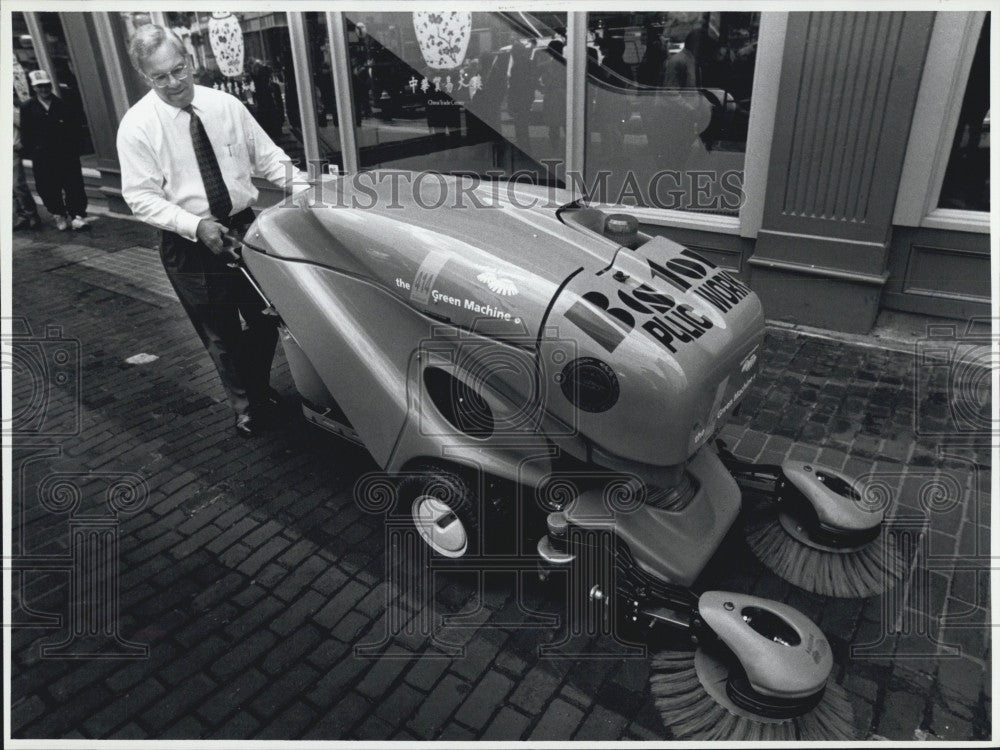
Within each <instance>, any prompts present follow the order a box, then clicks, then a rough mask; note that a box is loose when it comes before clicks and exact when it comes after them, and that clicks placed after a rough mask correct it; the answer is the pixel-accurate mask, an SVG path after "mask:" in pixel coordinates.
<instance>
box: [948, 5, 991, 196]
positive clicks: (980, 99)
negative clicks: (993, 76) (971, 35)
mask: <svg viewBox="0 0 1000 750" xmlns="http://www.w3.org/2000/svg"><path fill="white" fill-rule="evenodd" d="M938 206H939V207H940V208H959V209H965V210H967V211H989V210H990V14H988V13H987V15H986V22H985V23H984V24H983V29H982V31H981V32H980V35H979V43H978V44H977V45H976V52H975V56H974V57H973V58H972V69H971V70H970V71H969V83H968V85H967V86H966V88H965V98H964V99H963V100H962V109H961V111H960V112H959V115H958V127H957V128H956V130H955V139H954V141H953V142H952V146H951V155H950V156H949V157H948V168H947V170H946V171H945V175H944V182H943V184H942V185H941V197H940V199H939V201H938Z"/></svg>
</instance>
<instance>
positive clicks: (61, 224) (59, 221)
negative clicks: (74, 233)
mask: <svg viewBox="0 0 1000 750" xmlns="http://www.w3.org/2000/svg"><path fill="white" fill-rule="evenodd" d="M56 229H58V230H59V231H60V232H65V231H66V230H67V229H69V222H68V221H66V217H65V216H57V217H56Z"/></svg>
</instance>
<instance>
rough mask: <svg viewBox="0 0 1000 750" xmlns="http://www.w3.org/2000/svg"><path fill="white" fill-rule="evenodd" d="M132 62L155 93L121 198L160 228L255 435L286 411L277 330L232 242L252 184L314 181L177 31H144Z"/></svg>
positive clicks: (243, 427) (139, 127)
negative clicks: (217, 82)
mask: <svg viewBox="0 0 1000 750" xmlns="http://www.w3.org/2000/svg"><path fill="white" fill-rule="evenodd" d="M129 57H130V58H131V60H132V64H133V66H134V67H135V69H136V70H137V71H138V72H139V73H140V74H141V75H142V77H143V78H144V79H145V80H146V81H147V82H148V84H149V87H150V91H149V93H148V94H146V95H145V96H144V97H143V98H142V99H140V100H139V101H138V102H136V103H135V105H134V106H133V107H132V108H131V109H130V110H129V111H128V112H126V113H125V116H124V117H123V118H122V121H121V124H120V125H119V127H118V157H119V161H120V163H121V170H122V197H123V198H124V199H125V202H126V203H128V205H129V207H130V208H131V209H132V212H133V213H134V214H135V215H136V216H137V217H138V218H139V219H141V220H142V221H144V222H146V223H147V224H151V225H153V226H155V227H158V228H159V229H161V230H162V232H163V234H162V241H161V245H160V258H161V260H162V261H163V267H164V268H165V269H166V272H167V277H168V278H169V279H170V283H171V284H172V285H173V287H174V290H175V291H176V292H177V296H178V297H179V298H180V301H181V304H182V305H183V306H184V310H185V312H187V314H188V317H189V318H190V320H191V323H192V324H193V325H194V328H195V331H197V333H198V336H199V337H200V338H201V341H202V343H203V344H204V346H205V348H206V349H207V350H208V353H209V355H210V356H211V357H212V360H213V362H214V363H215V367H216V369H217V370H218V372H219V376H220V378H221V380H222V385H223V387H224V388H225V390H226V394H227V396H228V400H229V403H230V405H231V406H232V408H233V411H234V413H235V420H236V421H235V429H236V432H237V434H238V435H240V436H241V437H254V436H255V435H257V434H259V432H260V428H261V421H262V420H264V419H266V418H267V417H268V412H272V410H273V409H275V408H276V407H278V406H280V403H281V399H280V397H279V396H278V394H277V393H276V392H275V391H274V390H273V389H271V388H270V386H269V380H270V372H271V362H272V359H273V358H274V350H275V345H276V344H277V340H278V333H277V322H276V319H275V318H274V317H271V316H267V315H265V314H264V302H263V300H262V299H261V298H260V296H259V295H258V294H257V292H256V291H255V290H254V289H253V287H252V286H251V285H250V282H249V281H247V279H246V277H245V276H244V275H243V274H242V272H241V271H239V270H238V269H237V268H235V267H232V266H230V262H231V261H232V259H233V256H232V252H233V251H232V250H231V249H230V248H231V246H229V247H227V239H229V238H230V237H232V236H234V235H235V236H236V239H238V238H239V237H241V236H242V235H243V234H244V233H245V232H246V230H247V229H248V228H249V226H250V224H251V223H252V222H253V220H254V212H253V209H252V208H251V205H252V204H253V203H254V201H256V199H257V188H256V187H254V185H253V183H252V182H251V176H253V175H257V176H260V177H264V178H266V179H267V180H269V181H270V182H272V183H274V184H275V185H279V186H281V187H285V188H286V189H288V188H290V187H291V186H292V185H293V184H304V183H305V181H306V179H307V178H306V175H305V174H304V173H302V172H300V171H298V170H297V169H295V168H294V167H293V166H292V161H291V159H289V158H288V156H287V155H286V154H285V152H284V151H282V150H281V149H280V148H278V147H277V146H276V145H274V141H272V140H271V138H270V137H269V136H268V135H267V133H266V132H265V131H264V129H263V128H262V127H261V126H260V125H259V124H258V123H257V121H256V120H254V119H253V116H252V115H251V114H250V112H249V111H248V110H247V108H246V107H245V106H244V105H243V104H242V103H241V102H240V101H239V100H238V99H236V98H235V97H233V96H231V95H229V94H226V93H224V92H222V91H216V90H215V89H212V88H208V87H206V86H196V85H195V83H194V79H193V77H192V70H191V65H190V61H189V60H188V58H187V55H186V53H185V50H184V46H183V45H182V44H181V42H180V40H179V39H178V38H177V37H176V36H174V35H173V34H172V33H171V32H169V31H167V30H166V29H164V28H162V27H161V26H156V25H152V24H147V25H145V26H141V27H140V28H139V29H137V30H136V33H135V36H133V37H132V41H131V42H130V44H129ZM241 316H242V318H243V320H244V321H246V324H247V330H246V331H244V330H243V329H242V326H241V324H240V317H241Z"/></svg>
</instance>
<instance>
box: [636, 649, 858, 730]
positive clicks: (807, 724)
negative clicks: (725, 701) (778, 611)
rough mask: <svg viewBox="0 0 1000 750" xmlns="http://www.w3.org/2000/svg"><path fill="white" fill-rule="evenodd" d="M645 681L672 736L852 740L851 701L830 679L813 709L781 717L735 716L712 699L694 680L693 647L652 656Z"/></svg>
mask: <svg viewBox="0 0 1000 750" xmlns="http://www.w3.org/2000/svg"><path fill="white" fill-rule="evenodd" d="M649 682H650V688H651V691H652V693H653V700H654V703H655V704H656V707H657V709H658V710H659V711H660V716H661V717H662V718H663V723H664V724H665V725H666V726H667V728H668V729H669V730H670V733H671V734H672V735H673V739H677V740H734V741H740V742H781V741H794V740H800V741H821V740H853V739H857V737H856V732H855V730H854V724H853V722H854V711H853V709H852V707H851V702H850V700H848V698H847V694H846V693H845V692H844V690H843V688H841V687H840V686H839V685H837V684H836V683H835V682H833V681H832V680H831V681H829V682H828V683H827V687H826V691H825V692H824V693H823V699H822V700H821V701H820V702H819V704H818V705H817V706H816V707H815V708H813V709H812V710H811V711H809V712H808V713H806V714H803V715H802V716H797V717H795V718H792V719H787V720H785V721H781V722H768V721H756V720H754V719H750V718H747V717H745V716H736V715H734V714H732V713H730V712H729V710H728V709H727V708H726V707H725V706H723V705H721V704H719V703H717V702H716V700H715V699H714V698H713V697H712V696H711V695H709V694H708V693H707V692H706V691H705V688H704V687H702V685H701V681H700V680H699V679H698V673H697V671H696V670H695V666H694V652H693V651H691V652H663V653H659V654H657V655H656V656H654V657H653V662H652V672H651V674H650V678H649Z"/></svg>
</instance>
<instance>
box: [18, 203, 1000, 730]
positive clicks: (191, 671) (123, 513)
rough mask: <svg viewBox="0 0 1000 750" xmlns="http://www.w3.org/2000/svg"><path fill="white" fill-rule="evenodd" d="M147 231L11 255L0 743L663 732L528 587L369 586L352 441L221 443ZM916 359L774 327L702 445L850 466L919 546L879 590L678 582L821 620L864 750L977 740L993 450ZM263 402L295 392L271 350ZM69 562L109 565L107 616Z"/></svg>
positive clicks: (733, 560) (467, 581)
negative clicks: (883, 741)
mask: <svg viewBox="0 0 1000 750" xmlns="http://www.w3.org/2000/svg"><path fill="white" fill-rule="evenodd" d="M155 240H156V237H155V233H154V232H152V231H151V230H149V229H148V228H144V227H142V226H140V225H138V224H135V223H131V222H126V221H122V220H115V219H109V218H104V219H102V220H100V221H99V222H97V223H95V224H94V226H93V228H92V231H90V232H89V233H79V234H72V235H70V234H65V233H58V232H56V231H54V230H44V231H42V232H37V233H32V234H24V233H19V234H18V235H16V236H15V240H14V246H13V257H14V284H13V313H14V316H15V321H14V323H15V333H19V332H20V333H22V334H24V335H27V327H30V332H31V336H32V339H31V343H30V345H24V346H22V348H21V350H20V351H21V352H22V353H26V354H24V355H23V356H22V359H21V360H15V361H14V363H13V371H14V403H15V415H14V416H15V420H16V423H17V424H20V425H22V432H21V433H20V434H18V435H17V436H16V439H15V450H14V461H13V473H12V477H11V480H12V484H13V499H14V537H13V539H14V549H13V553H14V556H15V557H14V567H15V568H17V570H16V571H15V573H14V584H15V597H14V627H13V629H12V631H11V632H12V635H11V637H12V651H11V653H12V686H11V688H12V708H11V725H10V728H11V732H12V736H13V737H15V738H81V737H85V738H188V739H190V738H230V739H240V738H256V739H266V738H289V739H296V738H312V739H397V740H398V739H405V740H413V739H438V740H472V739H494V740H517V739H530V740H542V739H563V740H569V739H573V740H588V741H596V740H618V739H636V740H664V739H669V733H668V731H667V730H666V729H665V728H664V726H663V724H662V721H661V718H660V716H659V714H658V712H657V709H656V707H655V706H654V704H653V701H652V699H651V697H650V693H649V689H648V677H649V660H648V658H630V657H629V656H628V655H627V654H625V653H624V652H622V651H621V649H617V650H616V648H617V647H616V645H615V644H611V645H609V644H607V643H605V641H607V640H609V639H608V638H607V637H606V636H600V635H597V636H592V637H580V638H568V639H567V636H568V635H569V636H573V635H575V633H572V632H569V631H568V630H567V627H568V626H567V625H566V624H565V623H566V622H567V620H566V618H565V617H560V616H561V615H564V614H565V605H564V604H563V603H562V601H563V600H562V599H561V598H560V597H557V596H553V595H552V593H551V591H549V590H548V589H544V588H542V587H541V586H540V585H539V584H538V583H537V576H535V575H534V573H533V571H532V570H530V569H529V570H528V571H527V573H525V574H524V575H519V574H516V573H511V572H503V571H493V572H484V573H481V574H477V573H474V572H452V573H441V572H437V571H435V572H434V574H433V576H431V578H430V583H429V584H428V585H429V586H430V589H429V591H432V593H433V596H425V597H424V598H423V599H420V600H419V601H414V597H413V596H406V595H404V594H405V593H406V592H401V591H400V590H399V588H398V587H397V586H396V585H395V584H392V583H391V582H390V581H388V580H387V563H386V560H387V556H386V549H387V546H386V536H387V531H386V529H387V528H389V527H387V526H386V524H385V523H384V518H383V516H381V515H379V514H376V513H371V512H365V511H364V510H363V509H362V508H359V506H358V504H356V503H355V501H354V495H353V492H352V486H353V483H354V481H355V480H356V479H357V478H358V477H359V476H362V475H364V474H365V473H367V472H369V471H373V470H374V469H375V468H376V467H375V466H374V464H373V463H372V461H371V459H370V458H369V457H368V455H367V454H366V453H365V452H364V451H363V450H361V449H359V448H355V447H353V446H351V445H350V444H348V443H346V442H343V441H339V440H337V439H334V438H332V437H329V436H327V435H325V434H323V433H320V432H319V431H318V430H317V429H315V428H313V427H311V426H308V425H306V424H305V423H304V422H303V421H302V420H301V417H298V416H296V415H295V414H294V411H295V409H294V406H293V407H290V409H289V411H290V413H289V415H288V416H289V419H288V420H287V421H286V423H285V424H284V425H283V426H282V427H281V428H279V429H276V430H275V431H274V432H273V433H272V434H271V435H270V436H269V437H268V438H266V439H259V440H254V441H249V442H247V441H241V440H239V439H238V438H236V437H235V436H234V435H233V433H232V430H231V415H230V412H229V409H228V407H227V406H226V404H225V403H224V400H223V393H222V390H221V387H220V385H219V383H218V379H217V377H216V375H215V373H214V370H213V368H212V365H211V363H210V361H209V359H208V357H207V355H206V354H205V352H204V350H203V349H202V347H201V344H200V343H199V342H198V341H197V339H196V337H195V336H194V333H193V330H192V329H191V327H190V323H189V322H188V321H187V319H186V317H185V316H184V313H183V311H182V310H181V307H180V305H179V304H178V303H177V302H176V300H174V299H172V298H171V293H170V290H169V286H167V285H166V284H165V279H164V277H163V274H162V271H161V269H160V266H159V262H158V258H157V255H156V253H155V251H154V250H153V249H152V248H153V247H154V246H155ZM958 334H959V335H961V334H962V332H961V331H959V332H958ZM921 346H924V345H921ZM927 346H930V347H932V348H933V344H927ZM939 348H940V347H939ZM918 349H919V347H918ZM279 351H280V350H279ZM143 353H145V354H150V355H154V356H155V357H157V359H155V360H153V361H148V362H146V363H144V364H129V363H128V362H127V360H128V359H129V358H130V357H133V356H134V355H137V354H143ZM923 353H924V352H923V350H922V349H920V350H914V351H911V352H909V353H905V352H893V351H886V350H881V349H876V348H864V347H859V346H852V345H847V344H844V343H837V342H834V341H829V340H824V339H818V338H809V337H806V336H804V335H799V334H797V333H794V332H786V331H779V330H775V331H772V332H770V333H769V334H768V337H767V339H766V341H765V345H764V348H763V350H762V360H763V362H764V364H763V368H762V371H761V375H760V377H759V378H758V380H757V382H756V384H755V385H754V387H753V389H752V391H751V392H750V393H749V395H748V397H747V399H746V402H745V404H744V407H743V409H742V411H741V413H740V416H739V418H738V419H736V420H734V421H733V423H731V424H730V425H729V426H728V427H727V428H726V430H725V432H724V437H725V438H726V440H727V441H728V442H729V444H730V447H732V448H733V449H734V450H735V452H736V453H737V454H739V455H741V456H743V457H746V458H749V459H756V460H760V461H767V462H777V461H779V460H781V459H783V458H784V457H786V456H791V457H793V458H800V459H802V460H809V461H821V462H825V463H827V464H830V465H832V466H833V467H835V468H839V469H843V470H844V471H846V472H847V473H848V474H851V475H854V476H860V475H867V474H871V473H873V472H874V473H875V474H876V475H877V477H878V479H879V480H880V482H881V486H882V487H884V491H885V492H886V493H887V496H888V497H889V498H890V499H891V500H892V502H893V511H892V514H893V515H894V517H895V518H897V519H901V520H902V521H908V522H913V521H914V519H917V520H918V521H919V525H920V528H921V529H923V530H924V532H925V533H923V534H922V536H921V537H920V539H921V545H920V547H919V549H918V550H917V555H916V557H915V558H913V559H914V565H913V570H912V575H911V577H910V579H909V580H908V581H907V583H906V584H905V586H902V587H900V589H899V591H898V592H897V594H898V595H896V594H894V595H892V596H888V595H887V596H884V597H873V598H871V599H868V600H861V601H851V600H841V599H823V598H822V597H818V596H814V595H810V594H806V593H804V592H803V591H801V590H799V589H796V588H795V587H793V586H790V585H789V584H787V583H784V582H783V581H781V580H780V579H777V578H776V577H775V576H774V575H773V574H771V573H769V572H767V571H766V570H765V569H763V567H762V566H761V565H760V564H759V563H757V562H755V560H754V559H753V557H752V555H751V554H750V552H749V550H748V549H747V548H746V546H745V544H743V543H742V542H741V541H740V537H739V535H738V534H737V535H735V536H734V537H733V539H732V541H731V543H727V544H726V545H725V546H724V548H723V550H722V551H720V553H719V554H718V555H717V557H716V559H715V561H714V562H713V564H712V565H711V566H710V567H709V569H708V570H707V571H706V572H705V575H704V576H703V580H701V581H699V584H698V585H699V587H701V588H710V587H711V588H732V589H734V590H742V591H750V592H753V593H756V594H760V595H764V596H770V597H773V598H776V599H780V600H783V601H786V602H788V603H790V604H792V605H794V606H796V607H798V608H799V609H801V610H802V611H804V612H806V613H807V614H808V615H810V616H811V617H813V618H814V619H815V620H816V621H817V622H819V624H820V625H821V627H822V628H823V630H824V631H825V632H826V633H827V635H828V636H829V638H830V642H831V644H832V646H833V648H834V653H835V658H836V667H835V671H834V676H835V678H836V680H837V681H838V682H839V683H840V684H841V685H842V686H843V687H844V688H845V689H846V690H847V691H848V693H849V695H850V699H851V703H852V704H853V707H854V711H855V723H856V726H857V729H858V732H859V734H860V736H862V737H884V738H890V739H896V740H905V739H913V738H914V737H919V738H931V739H934V738H940V739H952V740H968V739H988V738H989V737H990V735H991V727H990V723H989V722H990V719H989V717H990V703H991V689H990V667H989V662H990V651H991V640H990V637H989V634H990V629H989V623H988V620H987V612H988V609H989V601H988V598H987V597H988V590H989V589H988V576H989V558H988V554H989V543H990V539H989V528H990V517H989V498H990V492H989V489H990V488H989V480H990V477H989V464H990V453H989V445H988V441H987V442H983V441H982V440H981V439H980V438H981V437H982V435H981V433H977V432H976V431H975V430H976V426H977V424H979V422H977V419H978V420H979V421H980V422H981V419H982V412H981V409H980V410H979V411H977V409H976V408H972V409H971V411H970V409H968V408H966V409H965V410H964V411H962V410H959V411H956V408H955V404H956V402H957V399H956V397H955V394H954V393H953V390H954V389H955V388H956V386H955V382H957V381H956V380H955V378H954V377H953V374H954V364H953V366H952V368H951V369H949V368H948V367H946V366H944V365H942V362H943V360H937V359H933V358H930V357H924V356H923ZM77 363H79V369H77ZM979 372H980V371H979V370H976V369H975V368H972V369H969V370H968V371H967V372H965V373H964V375H962V378H964V380H962V378H959V380H960V382H961V383H964V385H962V386H961V387H963V388H966V389H967V391H968V392H967V393H966V394H965V395H966V396H969V395H970V394H971V396H975V395H976V393H977V391H976V390H975V389H976V388H981V387H982V377H981V375H980V374H977V373H979ZM985 382H986V383H987V388H988V378H987V379H986V381H985ZM40 384H41V385H40ZM274 384H275V385H276V387H277V388H278V390H280V391H281V392H282V393H284V394H286V395H289V396H291V395H292V394H293V386H292V383H291V379H290V377H289V374H288V370H287V366H286V365H285V363H284V360H283V359H281V356H280V353H279V359H278V362H277V363H276V368H275V378H274ZM969 389H971V390H969ZM958 395H959V396H961V395H962V394H958ZM987 400H988V399H987ZM978 403H979V407H982V399H981V398H980V401H979V402H978ZM985 408H986V409H987V410H988V409H989V405H988V404H986V406H985ZM963 420H964V421H963ZM980 426H981V425H980ZM918 433H919V435H918ZM115 544H116V545H117V548H116V549H115V547H114V545H115ZM88 545H89V546H88ZM102 545H103V546H102ZM93 549H100V550H108V552H107V555H108V557H107V560H108V562H107V564H108V565H111V564H115V563H117V564H118V565H119V570H118V579H117V580H118V585H117V586H114V587H111V588H107V589H102V590H100V591H99V592H98V593H99V594H100V596H101V597H102V598H101V600H102V601H109V602H112V603H113V604H114V606H113V607H111V608H109V609H108V610H95V607H93V606H90V605H88V595H89V594H91V593H92V591H91V590H92V588H94V587H95V586H100V581H99V580H98V581H97V582H96V583H95V578H94V576H93V575H91V576H90V578H88V571H91V570H92V568H91V567H88V566H91V565H92V564H93V563H92V561H90V560H89V559H87V557H86V554H84V552H86V550H93ZM81 550H82V551H81ZM74 553H76V554H77V556H78V557H77V558H74V557H73V554H74ZM390 568H391V566H390ZM428 575H430V574H428ZM98 578H99V577H98ZM410 594H412V592H410ZM116 611H117V613H118V616H117V617H116V616H115V612H116ZM421 624H422V625H424V626H425V627H428V628H429V629H430V633H429V634H427V633H423V634H422V633H421V630H420V628H419V627H418V626H419V625H421ZM95 632H96V635H91V634H93V633H95ZM583 635H584V636H586V634H583ZM542 646H548V647H549V651H548V652H546V654H545V655H540V647H542ZM852 646H853V647H855V648H854V650H853V651H852ZM857 647H863V648H860V649H858V648H857ZM95 650H101V652H102V657H101V658H93V657H88V654H92V653H93V652H94V651H95ZM574 654H575V655H574ZM112 656H114V657H117V658H108V657H112ZM379 656H381V657H383V658H376V657H379Z"/></svg>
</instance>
